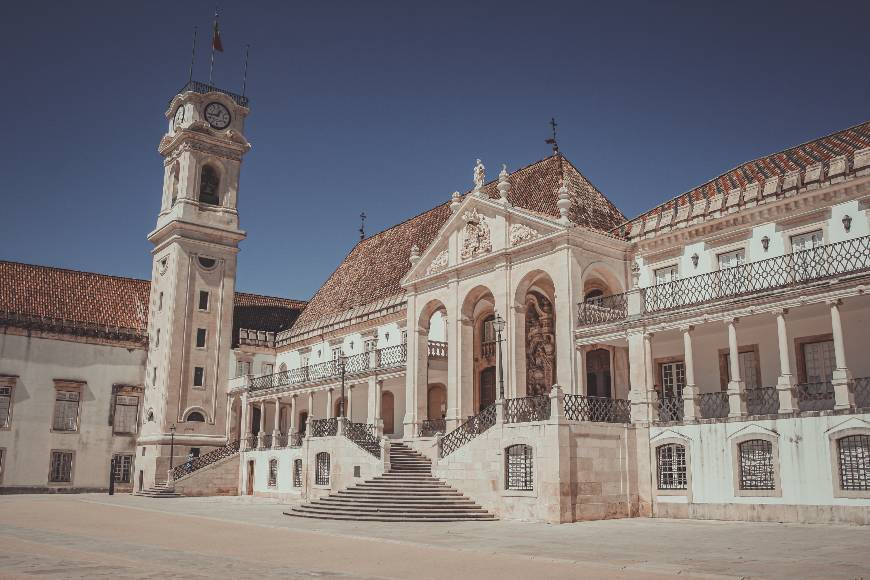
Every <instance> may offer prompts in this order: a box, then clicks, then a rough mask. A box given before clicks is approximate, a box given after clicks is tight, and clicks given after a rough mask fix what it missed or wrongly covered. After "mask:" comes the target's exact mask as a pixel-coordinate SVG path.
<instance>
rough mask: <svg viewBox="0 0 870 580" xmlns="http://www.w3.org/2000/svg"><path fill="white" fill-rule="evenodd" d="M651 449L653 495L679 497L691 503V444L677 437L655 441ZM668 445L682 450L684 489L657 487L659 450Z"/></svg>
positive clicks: (658, 479)
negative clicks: (684, 473) (653, 460)
mask: <svg viewBox="0 0 870 580" xmlns="http://www.w3.org/2000/svg"><path fill="white" fill-rule="evenodd" d="M652 444H653V447H652V451H653V457H654V458H655V474H654V475H655V485H654V486H653V490H654V493H655V494H656V495H657V496H680V497H688V498H690V499H689V501H691V497H692V446H691V442H690V441H688V440H686V439H680V438H677V437H665V438H662V439H656V440H655V441H653V442H652ZM670 445H679V446H681V447H682V448H683V452H684V463H685V470H686V487H685V488H674V489H662V488H660V487H659V484H660V480H661V477H660V469H659V448H661V447H667V446H670Z"/></svg>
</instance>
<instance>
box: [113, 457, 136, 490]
mask: <svg viewBox="0 0 870 580" xmlns="http://www.w3.org/2000/svg"><path fill="white" fill-rule="evenodd" d="M125 458H127V459H128V460H129V464H128V466H127V467H128V472H127V476H128V478H129V481H122V480H119V479H117V478H116V476H117V471H118V470H117V465H118V463H117V462H116V463H115V466H116V471H114V472H112V479H114V480H115V485H125V486H126V485H129V486H132V485H133V477H134V475H133V474H134V473H136V465H135V462H136V454H135V453H112V459H121V460H122V464H121V465H122V468H123V459H125ZM109 465H110V466H111V463H110V464H109ZM122 472H123V469H122ZM122 474H123V473H122Z"/></svg>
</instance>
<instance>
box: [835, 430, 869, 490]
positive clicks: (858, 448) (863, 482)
mask: <svg viewBox="0 0 870 580" xmlns="http://www.w3.org/2000/svg"><path fill="white" fill-rule="evenodd" d="M837 453H838V455H839V467H840V489H842V490H845V491H870V435H866V434H864V433H862V434H859V435H850V436H848V437H842V438H840V439H837Z"/></svg>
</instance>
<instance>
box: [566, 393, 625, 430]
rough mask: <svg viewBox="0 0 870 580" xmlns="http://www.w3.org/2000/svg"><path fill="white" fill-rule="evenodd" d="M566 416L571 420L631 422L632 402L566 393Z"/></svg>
mask: <svg viewBox="0 0 870 580" xmlns="http://www.w3.org/2000/svg"><path fill="white" fill-rule="evenodd" d="M565 418H566V419H570V420H571V421H592V422H598V423H630V422H631V402H630V401H628V400H626V399H611V398H609V397H587V396H585V395H565Z"/></svg>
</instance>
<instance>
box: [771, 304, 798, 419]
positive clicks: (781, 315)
mask: <svg viewBox="0 0 870 580" xmlns="http://www.w3.org/2000/svg"><path fill="white" fill-rule="evenodd" d="M786 314H788V309H787V308H783V309H782V310H779V311H778V312H777V313H776V338H777V343H778V344H779V379H777V381H776V391H777V394H778V395H779V412H780V413H794V412H795V411H797V410H798V401H797V397H795V391H794V385H795V380H794V375H793V374H792V372H791V359H790V357H789V350H790V349H789V344H788V328H787V327H786V324H785V315H786Z"/></svg>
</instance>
